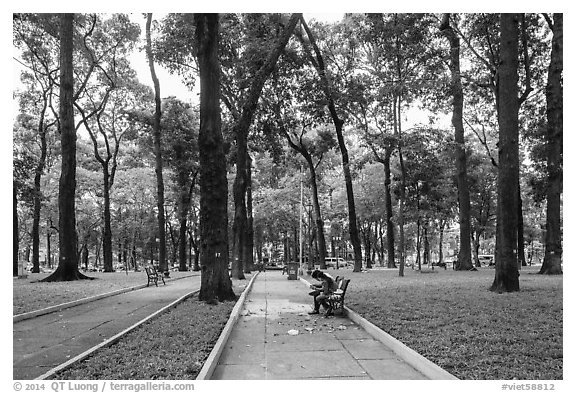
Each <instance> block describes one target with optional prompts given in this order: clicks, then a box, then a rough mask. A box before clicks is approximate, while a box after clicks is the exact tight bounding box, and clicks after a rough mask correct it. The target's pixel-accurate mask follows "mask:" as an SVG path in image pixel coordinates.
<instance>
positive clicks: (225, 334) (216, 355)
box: [196, 272, 260, 380]
mask: <svg viewBox="0 0 576 393" xmlns="http://www.w3.org/2000/svg"><path fill="white" fill-rule="evenodd" d="M259 274H260V272H256V274H254V276H253V277H252V279H251V280H250V282H249V283H248V285H247V286H246V289H244V291H243V292H242V295H240V298H239V299H238V300H237V301H236V305H235V306H234V308H233V309H232V312H231V313H230V318H228V322H226V325H225V326H224V329H222V332H221V333H220V337H218V341H216V344H214V347H213V348H212V351H210V355H208V358H207V359H206V361H205V362H204V365H203V366H202V369H201V370H200V372H199V373H198V375H197V376H196V380H208V379H210V378H212V374H214V370H215V369H216V366H217V365H218V361H219V360H220V356H221V355H222V351H223V350H224V345H226V342H227V341H228V338H229V337H230V333H232V329H233V328H234V325H235V324H236V322H237V321H238V318H239V317H240V311H242V307H243V306H244V302H245V301H246V297H247V296H248V294H249V293H250V291H251V290H252V284H253V283H254V280H255V279H256V277H258V275H259Z"/></svg>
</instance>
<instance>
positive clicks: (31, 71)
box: [14, 15, 58, 273]
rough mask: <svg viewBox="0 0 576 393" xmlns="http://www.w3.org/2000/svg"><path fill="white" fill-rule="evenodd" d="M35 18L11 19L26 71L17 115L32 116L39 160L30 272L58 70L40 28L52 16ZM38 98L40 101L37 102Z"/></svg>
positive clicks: (35, 263) (36, 262)
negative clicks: (55, 75) (24, 88)
mask: <svg viewBox="0 0 576 393" xmlns="http://www.w3.org/2000/svg"><path fill="white" fill-rule="evenodd" d="M45 18H46V20H44V19H43V18H38V19H37V18H36V16H34V15H30V16H28V17H25V16H21V17H18V18H16V19H15V20H14V32H15V46H16V47H18V48H19V49H20V50H22V52H23V53H22V59H23V60H22V63H23V64H25V65H26V67H27V69H28V71H27V72H25V73H23V75H22V78H21V80H22V82H23V83H24V84H25V86H26V89H27V90H26V92H24V93H22V94H20V105H21V110H20V111H21V113H22V114H23V115H24V116H29V117H30V118H31V117H32V116H34V120H32V119H30V121H35V122H36V125H35V128H36V132H37V137H38V139H39V145H40V146H39V147H40V152H39V157H38V160H37V164H36V167H35V168H34V193H33V197H34V206H33V223H32V273H39V272H40V256H39V254H40V252H39V248H40V219H41V216H40V212H41V205H42V190H41V187H40V185H41V181H42V175H43V174H44V171H45V169H46V159H47V154H48V141H49V138H48V136H49V135H48V132H49V130H50V129H51V128H52V127H53V126H55V125H56V123H57V116H52V117H50V112H52V113H54V114H55V112H56V111H55V109H54V108H53V94H54V89H55V86H56V80H55V78H54V76H53V75H54V74H55V73H56V72H57V70H58V64H57V63H56V61H55V59H54V57H55V53H54V52H55V50H56V49H55V48H56V42H57V40H56V39H55V38H54V37H52V36H51V35H50V34H48V32H47V31H46V30H45V29H44V28H43V27H42V25H43V24H45V23H52V22H53V21H54V19H53V17H52V16H46V17H45ZM55 63H56V64H55ZM38 97H40V99H38Z"/></svg>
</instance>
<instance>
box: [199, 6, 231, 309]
mask: <svg viewBox="0 0 576 393" xmlns="http://www.w3.org/2000/svg"><path fill="white" fill-rule="evenodd" d="M194 20H195V22H196V40H197V46H198V68H199V74H200V132H199V135H198V150H199V151H200V265H201V270H202V277H201V286H200V294H199V299H200V300H203V301H206V302H207V303H216V302H217V301H218V300H220V301H225V300H235V299H236V295H235V294H234V291H233V290H232V281H231V280H230V275H229V273H228V180H227V178H226V155H225V154H224V146H223V145H224V141H223V138H222V131H221V126H222V125H221V119H220V63H219V61H218V30H219V21H218V14H194Z"/></svg>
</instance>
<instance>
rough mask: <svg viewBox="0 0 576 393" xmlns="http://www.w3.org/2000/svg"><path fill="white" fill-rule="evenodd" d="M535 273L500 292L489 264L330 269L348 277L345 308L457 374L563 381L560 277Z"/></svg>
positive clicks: (528, 270) (525, 272)
mask: <svg viewBox="0 0 576 393" xmlns="http://www.w3.org/2000/svg"><path fill="white" fill-rule="evenodd" d="M423 270H425V271H429V270H428V268H424V269H423ZM537 271H538V270H537V269H536V268H530V267H528V268H526V267H525V268H523V270H522V271H521V275H520V292H516V293H503V294H498V293H494V292H491V291H489V290H488V288H489V287H490V285H491V284H492V281H493V279H494V270H493V269H489V268H482V269H480V270H479V271H476V272H456V271H452V270H444V269H439V270H438V269H436V270H435V273H420V272H418V271H414V270H411V269H406V270H405V276H404V277H398V271H397V270H392V271H391V270H372V271H370V272H368V273H352V272H351V271H350V270H348V271H346V270H343V271H341V272H336V271H332V270H330V273H331V274H333V275H335V274H337V273H340V274H341V275H344V276H345V277H346V278H350V279H351V282H350V286H349V287H348V294H347V305H348V307H350V308H352V309H353V310H355V311H356V312H358V313H359V314H361V315H362V316H363V317H365V318H366V319H368V320H369V321H370V322H372V323H374V324H375V325H377V326H379V327H380V328H381V329H382V330H384V331H386V332H387V333H389V334H391V335H392V336H394V337H395V338H397V339H399V340H400V341H402V342H403V343H404V344H406V345H407V346H409V347H410V348H412V349H414V350H415V351H417V352H419V353H420V354H422V355H423V356H425V357H427V358H428V359H430V360H431V361H433V362H435V363H436V364H438V365H439V366H441V367H442V368H444V369H445V370H447V371H448V372H450V373H452V374H453V375H455V376H456V377H458V378H460V379H521V380H552V379H562V370H563V353H562V341H563V338H562V324H563V310H562V287H563V284H562V280H563V277H562V276H543V275H538V274H536V273H537ZM342 273H344V274H342Z"/></svg>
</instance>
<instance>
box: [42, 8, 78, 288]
mask: <svg viewBox="0 0 576 393" xmlns="http://www.w3.org/2000/svg"><path fill="white" fill-rule="evenodd" d="M73 25H74V14H61V15H60V108H59V117H60V143H61V148H62V153H61V154H62V169H61V173H60V182H59V193H58V210H59V224H58V225H59V230H58V240H59V244H60V254H59V261H58V268H57V269H56V270H55V271H54V273H52V274H51V275H50V276H48V277H46V278H45V279H44V280H42V281H46V282H50V281H72V280H78V279H85V278H89V277H86V276H85V275H83V274H81V273H80V272H79V271H78V236H77V234H76V212H75V209H76V201H75V194H76V129H75V127H74V68H73V62H72V56H73V50H74V40H73V32H74V26H73Z"/></svg>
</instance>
